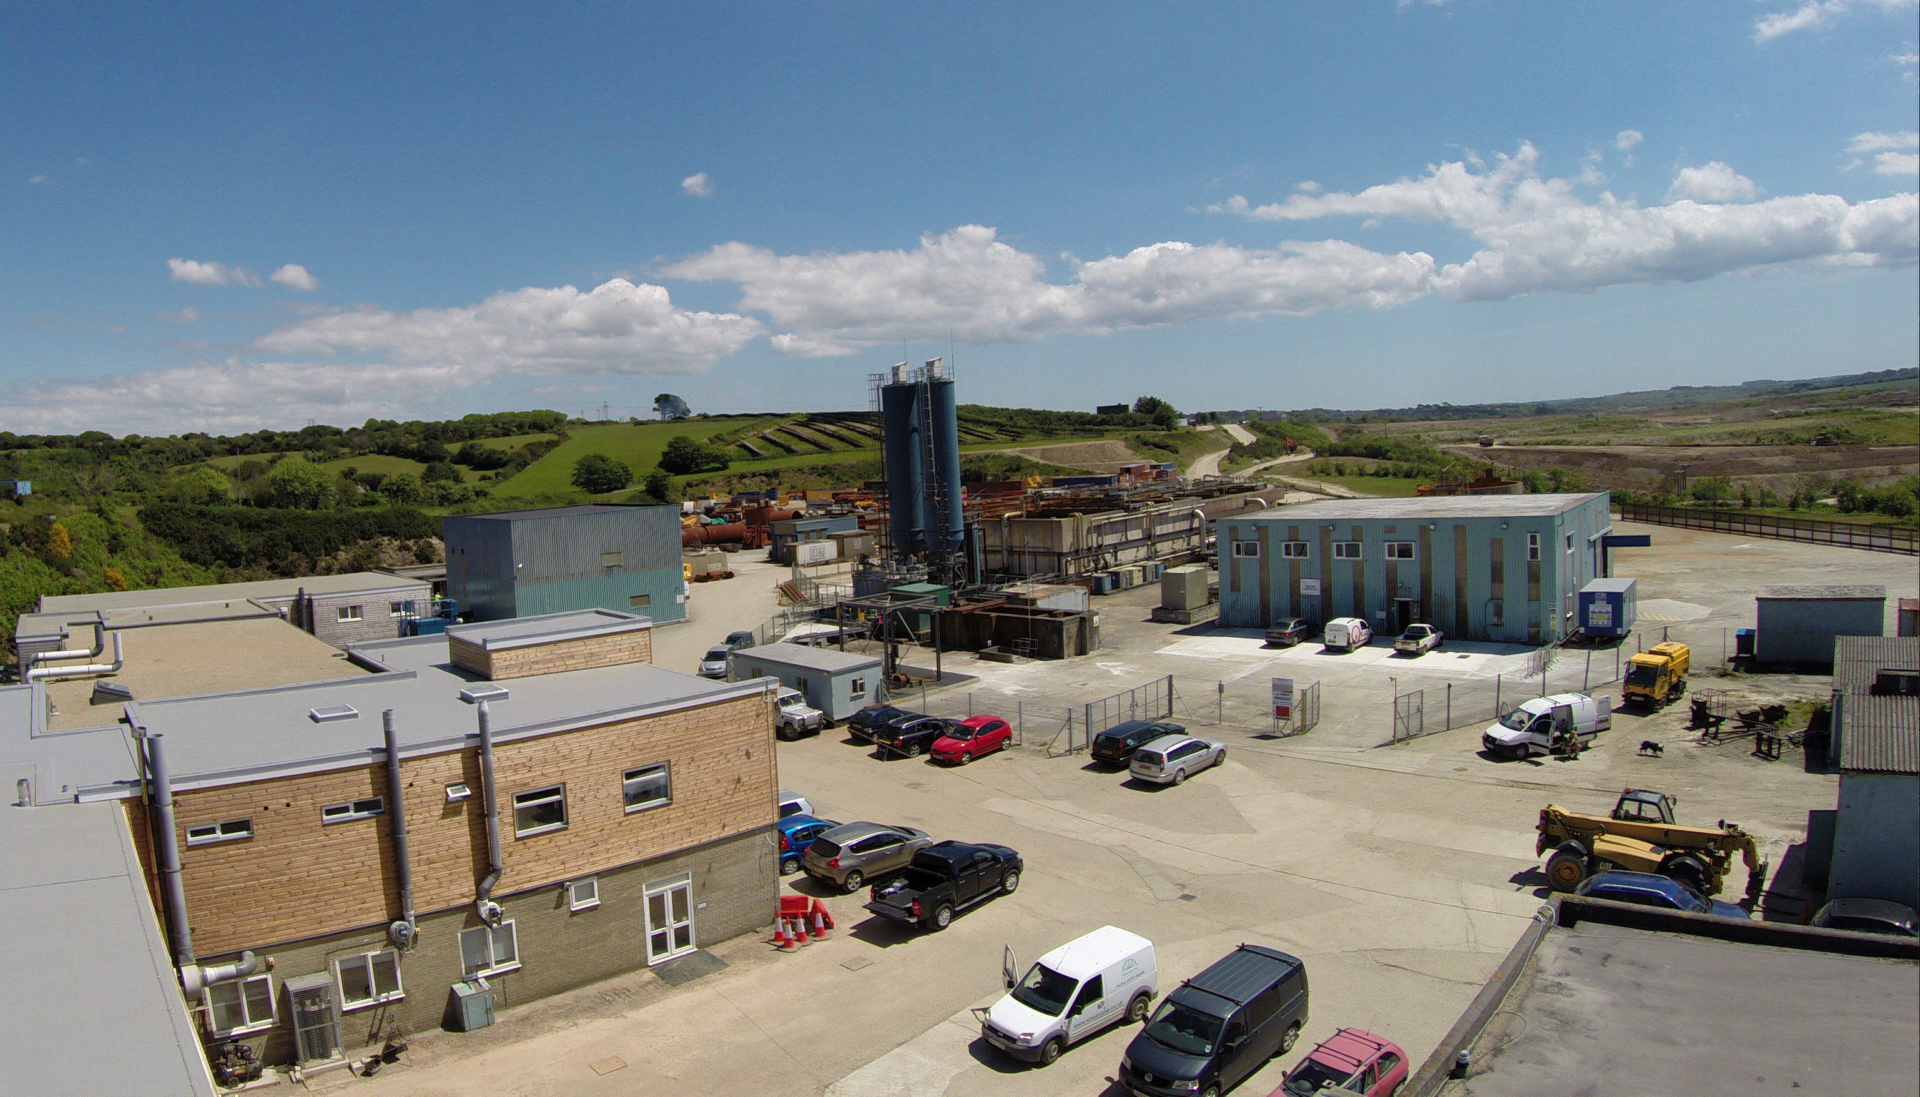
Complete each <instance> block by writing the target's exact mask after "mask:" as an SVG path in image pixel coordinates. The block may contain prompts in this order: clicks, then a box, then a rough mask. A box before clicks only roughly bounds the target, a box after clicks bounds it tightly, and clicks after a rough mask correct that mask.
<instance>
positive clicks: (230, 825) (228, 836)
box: [187, 819, 253, 846]
mask: <svg viewBox="0 0 1920 1097" xmlns="http://www.w3.org/2000/svg"><path fill="white" fill-rule="evenodd" d="M251 837H253V820H252V819H228V820H227V821H226V822H224V823H202V824H200V825H199V826H192V827H188V828H187V844H188V845H190V846H210V845H212V844H214V843H215V842H238V841H240V840H241V839H243V838H251Z"/></svg>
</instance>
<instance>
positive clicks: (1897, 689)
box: [1872, 668, 1920, 696]
mask: <svg viewBox="0 0 1920 1097" xmlns="http://www.w3.org/2000/svg"><path fill="white" fill-rule="evenodd" d="M1872 692H1874V693H1878V694H1894V695H1896V696H1900V695H1905V696H1912V695H1914V694H1916V693H1920V670H1902V669H1899V668H1882V669H1881V670H1880V671H1879V672H1878V673H1876V674H1875V675H1874V676H1873V689H1872Z"/></svg>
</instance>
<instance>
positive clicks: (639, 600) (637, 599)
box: [627, 594, 653, 609]
mask: <svg viewBox="0 0 1920 1097" xmlns="http://www.w3.org/2000/svg"><path fill="white" fill-rule="evenodd" d="M651 605H653V595H651V594H633V595H628V596H627V608H628V609H646V608H647V607H648V606H651Z"/></svg>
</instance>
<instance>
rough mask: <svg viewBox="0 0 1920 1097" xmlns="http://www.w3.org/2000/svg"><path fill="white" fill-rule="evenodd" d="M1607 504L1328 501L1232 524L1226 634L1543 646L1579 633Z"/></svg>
mask: <svg viewBox="0 0 1920 1097" xmlns="http://www.w3.org/2000/svg"><path fill="white" fill-rule="evenodd" d="M1608 500H1609V496H1608V495H1607V493H1606V492H1597V493H1581V494H1546V495H1454V496H1443V497H1434V498H1418V499H1331V500H1326V501H1324V502H1314V503H1301V504H1296V505H1293V506H1283V507H1275V508H1271V509H1267V510H1262V511H1258V512H1255V513H1251V514H1241V515H1234V516H1231V517H1223V518H1221V519H1220V520H1219V523H1218V561H1219V569H1220V621H1221V623H1222V624H1223V625H1225V626H1227V627H1229V628H1265V627H1266V626H1267V625H1269V624H1271V623H1272V622H1274V621H1276V620H1279V619H1283V618H1287V617H1306V618H1311V619H1312V620H1315V621H1321V622H1324V621H1327V620H1329V619H1331V618H1334V617H1364V618H1365V619H1366V620H1367V621H1368V622H1369V623H1370V624H1372V625H1373V627H1374V630H1375V631H1376V632H1387V631H1396V632H1397V631H1399V630H1400V629H1402V628H1404V627H1405V626H1406V625H1408V624H1411V623H1413V622H1415V621H1422V622H1426V623H1428V624H1432V625H1434V626H1436V627H1438V628H1439V629H1440V630H1441V631H1443V632H1445V633H1446V634H1447V635H1448V636H1451V637H1455V638H1459V639H1469V640H1495V641H1504V642H1509V643H1527V644H1539V643H1546V642H1550V641H1553V640H1557V639H1559V638H1561V637H1563V636H1565V635H1567V634H1568V633H1569V632H1571V631H1572V630H1573V628H1574V626H1575V624H1576V622H1575V620H1574V610H1575V600H1576V597H1577V595H1578V592H1579V591H1580V589H1581V588H1582V587H1584V586H1585V585H1586V584H1587V583H1588V582H1589V581H1591V580H1592V579H1593V578H1594V577H1595V576H1596V575H1597V574H1598V573H1599V568H1600V553H1601V538H1603V537H1604V536H1605V535H1606V534H1607V533H1608V531H1610V530H1611V529H1612V528H1613V526H1612V522H1611V517H1610V515H1609V512H1608Z"/></svg>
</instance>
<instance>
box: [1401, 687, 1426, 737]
mask: <svg viewBox="0 0 1920 1097" xmlns="http://www.w3.org/2000/svg"><path fill="white" fill-rule="evenodd" d="M1426 729H1427V711H1426V691H1425V690H1418V689H1416V690H1414V691H1413V692H1411V693H1401V694H1396V695H1395V696H1394V698H1393V741H1394V742H1396V743H1399V742H1404V741H1406V740H1408V739H1417V738H1419V737H1420V735H1421V734H1422V733H1423V732H1425V731H1426Z"/></svg>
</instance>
